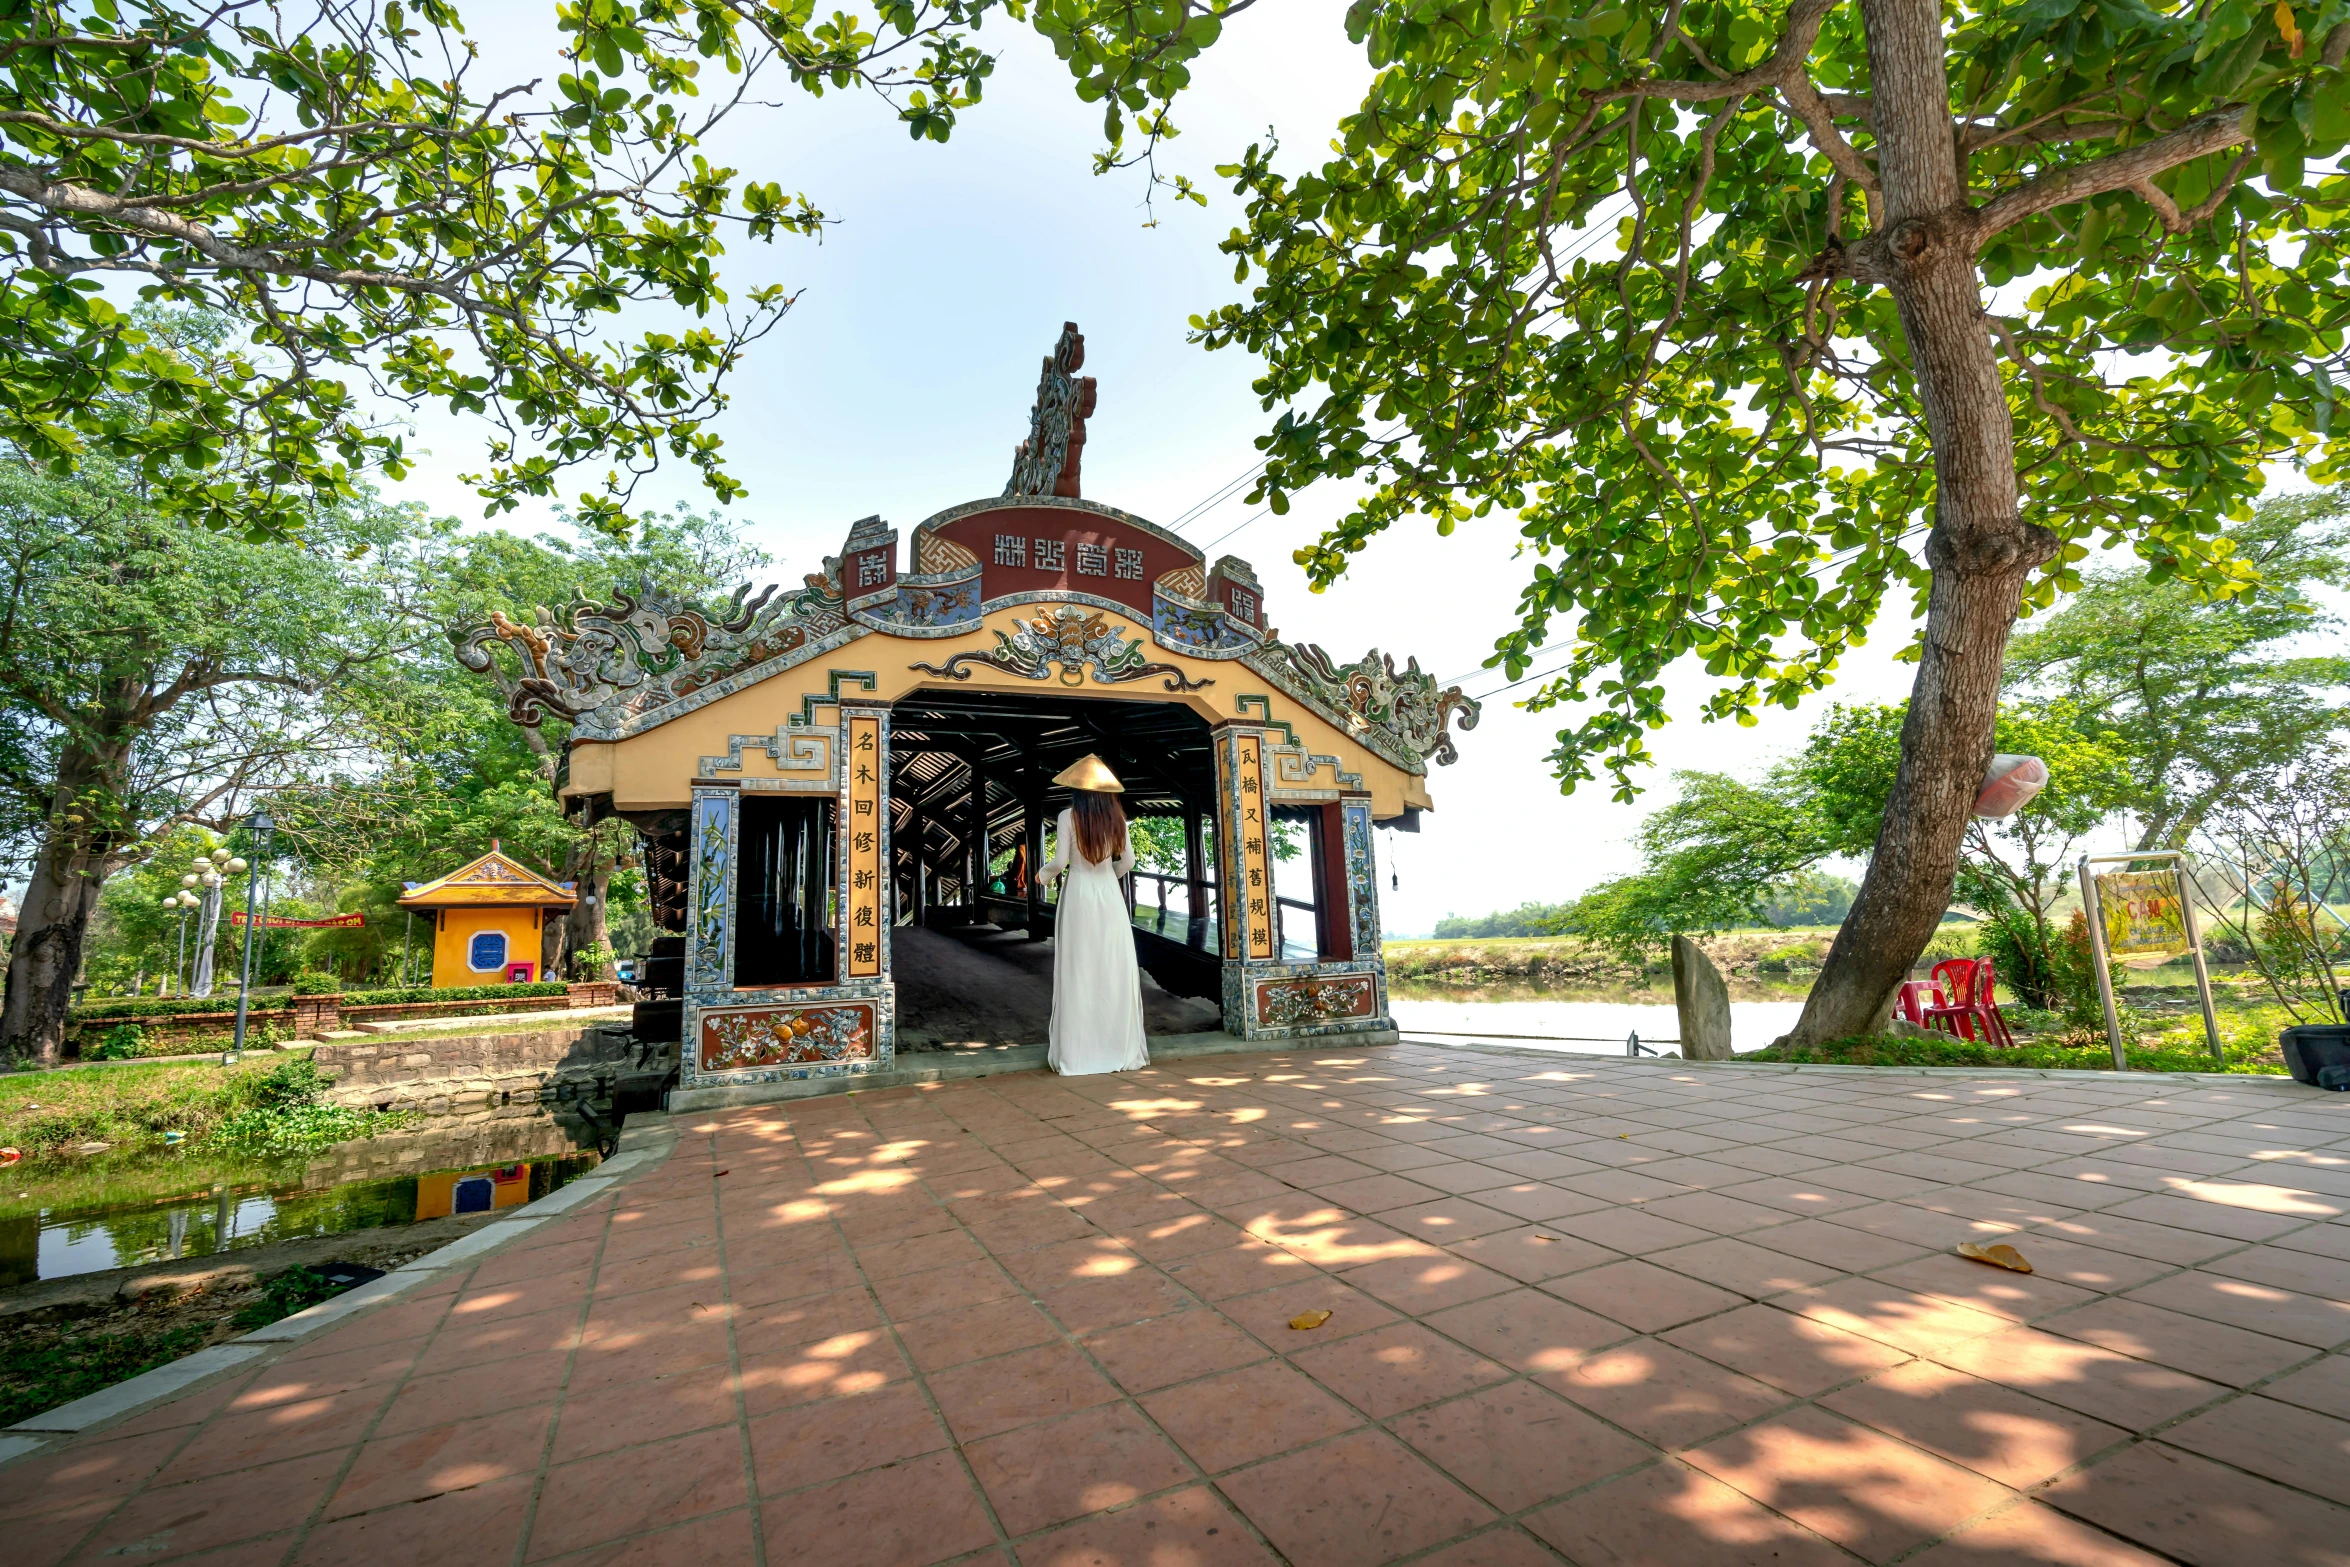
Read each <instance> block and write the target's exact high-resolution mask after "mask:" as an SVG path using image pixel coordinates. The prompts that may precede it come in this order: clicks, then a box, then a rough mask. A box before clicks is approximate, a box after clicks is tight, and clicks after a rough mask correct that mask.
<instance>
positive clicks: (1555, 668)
mask: <svg viewBox="0 0 2350 1567" xmlns="http://www.w3.org/2000/svg"><path fill="white" fill-rule="evenodd" d="M1924 531H1925V524H1924V523H1920V524H1918V525H1917V526H1916V527H1914V528H1905V529H1903V530H1902V531H1901V532H1900V533H1897V534H1895V535H1894V536H1893V540H1892V542H1893V543H1895V544H1899V543H1901V542H1902V541H1903V540H1904V539H1907V538H1908V537H1910V536H1911V535H1912V534H1916V533H1923V532H1924ZM1868 548H1869V546H1867V545H1866V544H1859V545H1855V546H1853V548H1851V549H1849V550H1847V551H1845V552H1844V553H1842V554H1840V555H1831V556H1829V557H1828V558H1827V559H1826V560H1824V561H1822V562H1820V563H1819V565H1817V566H1815V567H1813V568H1812V569H1811V570H1810V571H1807V572H1805V573H1804V575H1805V576H1807V577H1818V576H1819V575H1820V574H1821V573H1822V572H1825V571H1828V570H1831V569H1833V568H1834V567H1837V566H1841V565H1844V564H1846V563H1848V562H1850V561H1853V560H1857V559H1858V558H1859V557H1860V556H1861V555H1863V554H1865V553H1866V552H1867V550H1868ZM1573 662H1574V660H1573V659H1571V658H1570V659H1567V660H1566V661H1565V662H1564V663H1558V664H1553V665H1552V666H1551V667H1550V668H1548V669H1545V670H1543V671H1541V672H1540V673H1538V674H1532V675H1526V676H1523V677H1521V678H1519V679H1517V680H1513V681H1511V682H1510V683H1509V684H1508V685H1504V686H1495V687H1494V688H1493V689H1492V690H1490V691H1484V692H1480V693H1478V694H1477V695H1475V696H1472V697H1471V698H1470V699H1469V700H1470V701H1472V702H1490V701H1492V700H1493V699H1494V698H1495V697H1497V696H1500V695H1501V694H1502V693H1503V692H1505V691H1515V690H1516V689H1518V687H1520V686H1523V685H1531V684H1532V683H1533V682H1535V681H1537V680H1548V679H1549V678H1550V677H1551V676H1553V675H1555V674H1557V673H1559V672H1560V671H1561V670H1563V669H1565V668H1566V667H1567V665H1568V664H1572V663H1573ZM1478 668H1479V669H1482V668H1484V666H1483V665H1479V666H1478ZM1469 678H1470V676H1468V675H1462V676H1460V677H1459V680H1466V679H1469ZM1455 684H1458V680H1446V681H1441V682H1439V685H1440V686H1444V685H1455Z"/></svg>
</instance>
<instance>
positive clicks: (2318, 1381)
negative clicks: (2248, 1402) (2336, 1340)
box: [2260, 1355, 2350, 1420]
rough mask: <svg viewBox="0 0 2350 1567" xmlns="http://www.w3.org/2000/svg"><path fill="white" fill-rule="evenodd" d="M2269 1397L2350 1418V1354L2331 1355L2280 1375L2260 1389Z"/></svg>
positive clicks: (2327, 1413) (2341, 1417) (2338, 1417)
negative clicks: (2287, 1373)
mask: <svg viewBox="0 0 2350 1567" xmlns="http://www.w3.org/2000/svg"><path fill="white" fill-rule="evenodd" d="M2260 1391H2261V1392H2262V1393H2263V1394H2264V1395H2266V1396H2267V1397H2269V1398H2281V1399H2283V1400H2284V1401H2285V1402H2286V1403H2288V1404H2299V1405H2300V1406H2301V1407H2302V1408H2304V1409H2314V1410H2316V1411H2317V1412H2318V1413H2319V1414H2321V1415H2332V1416H2334V1417H2336V1418H2337V1419H2341V1420H2350V1355H2328V1356H2326V1358H2325V1359H2323V1360H2321V1361H2318V1362H2317V1363H2316V1364H2314V1365H2308V1366H2303V1367H2302V1368H2301V1369H2300V1370H2299V1371H2295V1372H2293V1373H2291V1374H2289V1375H2287V1376H2282V1377H2279V1378H2277V1380H2275V1381H2274V1382H2271V1383H2269V1384H2268V1385H2267V1386H2266V1387H2263V1388H2262V1389H2261V1390H2260Z"/></svg>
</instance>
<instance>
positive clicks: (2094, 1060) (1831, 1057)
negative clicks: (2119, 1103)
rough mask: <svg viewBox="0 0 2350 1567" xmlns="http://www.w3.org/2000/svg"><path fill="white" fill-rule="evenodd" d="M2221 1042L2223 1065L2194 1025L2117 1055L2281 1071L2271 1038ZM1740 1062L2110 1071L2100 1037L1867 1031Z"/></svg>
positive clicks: (2213, 1068) (2149, 1061)
mask: <svg viewBox="0 0 2350 1567" xmlns="http://www.w3.org/2000/svg"><path fill="white" fill-rule="evenodd" d="M2220 1043H2221V1046H2222V1047H2223V1049H2224V1050H2225V1051H2226V1054H2227V1060H2226V1062H2225V1063H2224V1064H2222V1063H2220V1062H2215V1061H2213V1060H2212V1059H2211V1051H2210V1049H2209V1048H2208V1047H2206V1046H2205V1045H2204V1043H2203V1040H2202V1029H2201V1025H2200V1024H2198V1025H2197V1028H2196V1031H2195V1036H2194V1043H2193V1044H2192V1045H2188V1044H2186V1043H2184V1042H2182V1041H2181V1040H2180V1038H2179V1036H2178V1035H2177V1034H2176V1033H2172V1034H2165V1035H2163V1036H2161V1037H2160V1039H2159V1040H2158V1041H2156V1042H2152V1043H2147V1044H2139V1045H2126V1046H2125V1047H2124V1049H2123V1051H2122V1058H2123V1059H2124V1060H2125V1061H2127V1062H2128V1063H2129V1066H2130V1069H2131V1070H2132V1071H2136V1072H2238V1073H2246V1074H2258V1075H2273V1074H2281V1073H2282V1072H2283V1071H2284V1070H2285V1069H2284V1068H2283V1067H2282V1066H2280V1065H2277V1064H2276V1063H2275V1062H2273V1061H2271V1060H2266V1059H2263V1057H2265V1056H2270V1055H2273V1054H2274V1050H2275V1037H2274V1035H2271V1036H2269V1038H2268V1039H2267V1040H2266V1041H2265V1042H2262V1041H2258V1040H2256V1039H2253V1038H2250V1037H2242V1036H2239V1037H2238V1038H2236V1039H2233V1040H2231V1039H2230V1037H2229V1035H2228V1033H2227V1031H2226V1030H2225V1029H2224V1027H2223V1030H2222V1032H2221V1035H2220ZM1738 1059H1739V1060H1741V1061H1791V1062H1801V1063H1806V1064H1812V1065H1825V1066H1960V1067H2009V1068H2022V1069H2027V1070H2035V1071H2045V1070H2049V1069H2052V1068H2054V1069H2069V1070H2074V1071H2090V1072H2096V1071H2111V1070H2112V1069H2113V1055H2112V1053H2111V1051H2110V1050H2109V1049H2108V1048H2107V1047H2106V1046H2105V1044H2104V1043H2103V1042H2102V1041H2100V1042H2097V1043H2093V1044H2082V1043H2074V1042H2071V1041H2069V1040H2068V1041H2065V1042H2062V1043H2054V1042H2048V1043H2031V1044H2018V1045H2016V1046H2015V1047H2014V1048H2013V1049H2007V1050H2002V1049H2000V1048H1998V1047H1997V1046H1995V1045H1988V1044H1984V1043H1982V1042H1980V1041H1978V1040H1966V1039H1948V1038H1943V1039H1911V1038H1901V1039H1897V1038H1894V1037H1893V1036H1891V1035H1889V1034H1873V1035H1866V1036H1863V1037H1861V1038H1857V1039H1832V1040H1829V1041H1828V1042H1827V1043H1825V1044H1819V1045H1804V1046H1796V1047H1789V1048H1785V1049H1782V1048H1780V1047H1778V1046H1775V1045H1774V1046H1772V1047H1771V1048H1769V1049H1767V1050H1757V1051H1755V1052H1753V1053H1752V1054H1750V1055H1742V1056H1740V1057H1739V1058H1738Z"/></svg>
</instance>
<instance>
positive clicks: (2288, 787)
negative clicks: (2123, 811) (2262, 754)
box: [2196, 752, 2350, 1091]
mask: <svg viewBox="0 0 2350 1567" xmlns="http://www.w3.org/2000/svg"><path fill="white" fill-rule="evenodd" d="M2346 761H2350V756H2345V755H2343V754H2341V753H2338V752H2337V753H2335V754H2332V755H2328V756H2325V757H2321V758H2317V759H2314V760H2311V761H2308V762H2304V763H2301V764H2300V765H2298V766H2295V767H2293V768H2290V769H2288V770H2286V771H2285V772H2282V773H2279V774H2277V775H2276V776H2274V777H2272V778H2267V779H2263V780H2261V781H2259V782H2258V783H2255V784H2253V785H2250V786H2248V787H2245V788H2242V789H2239V790H2237V791H2236V792H2235V793H2234V794H2233V795H2231V796H2230V797H2229V798H2228V799H2227V800H2226V801H2225V802H2224V803H2222V804H2221V805H2220V807H2219V808H2218V809H2216V810H2215V811H2213V812H2212V814H2211V815H2210V816H2209V817H2207V818H2206V820H2205V823H2204V832H2205V836H2207V837H2208V838H2210V839H2211V840H2212V841H2213V842H2214V843H2215V844H2216V845H2217V846H2218V848H2219V850H2220V853H2219V855H2218V857H2217V859H2218V863H2217V864H2216V865H2214V864H2212V863H2211V862H2210V860H2208V859H2207V860H2206V863H2205V865H2204V866H2203V868H2202V869H2201V870H2200V871H2199V873H2198V875H2197V877H2196V883H2197V901H2198V902H2199V903H2201V904H2203V906H2204V907H2205V908H2206V909H2208V910H2209V911H2210V913H2211V914H2212V916H2213V919H2214V921H2215V922H2216V926H2217V928H2216V930H2215V931H2214V932H2213V934H2214V935H2216V936H2218V937H2220V938H2221V939H2223V940H2225V941H2226V942H2228V943H2229V944H2231V945H2233V946H2235V947H2236V948H2238V949H2240V950H2242V951H2243V952H2245V953H2246V954H2247V955H2248V957H2249V958H2250V961H2251V964H2252V967H2253V968H2254V970H2255V971H2257V972H2258V973H2259V975H2260V977H2261V979H2262V981H2263V982H2264V983H2265V984H2266V985H2267V986H2268V990H2269V993H2270V994H2271V995H2273V996H2275V997H2276V998H2277V1001H2278V1003H2279V1004H2280V1005H2282V1006H2283V1007H2284V1009H2285V1014H2286V1016H2288V1017H2290V1018H2291V1019H2292V1020H2293V1022H2292V1026H2290V1027H2288V1028H2286V1029H2285V1030H2284V1032H2283V1033H2282V1034H2281V1035H2280V1036H2279V1037H2278V1041H2277V1042H2278V1045H2279V1047H2280V1048H2281V1049H2282V1050H2283V1052H2284V1057H2285V1068H2286V1070H2287V1071H2289V1072H2291V1073H2292V1074H2293V1076H2294V1077H2295V1078H2296V1079H2298V1080H2299V1081H2301V1082H2304V1083H2314V1084H2316V1085H2317V1086H2318V1087H2321V1088H2333V1089H2341V1090H2345V1091H2350V918H2346V917H2345V915H2344V913H2343V911H2342V908H2341V905H2342V904H2343V903H2344V901H2345V900H2350V767H2345V765H2344V764H2345V762H2346ZM2215 884H2216V885H2215ZM2215 894H2218V895H2216V896H2215Z"/></svg>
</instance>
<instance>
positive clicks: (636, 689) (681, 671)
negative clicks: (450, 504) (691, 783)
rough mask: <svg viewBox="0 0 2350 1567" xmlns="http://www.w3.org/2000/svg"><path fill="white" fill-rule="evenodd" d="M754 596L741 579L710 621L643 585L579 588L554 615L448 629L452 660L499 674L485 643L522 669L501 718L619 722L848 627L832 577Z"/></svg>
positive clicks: (495, 613) (493, 615)
mask: <svg viewBox="0 0 2350 1567" xmlns="http://www.w3.org/2000/svg"><path fill="white" fill-rule="evenodd" d="M777 593H778V590H777V589H776V588H774V587H767V588H763V589H761V590H760V591H759V592H758V594H757V595H755V596H754V595H753V594H752V592H751V589H750V585H749V584H748V583H745V584H744V585H743V586H741V587H739V588H737V589H735V591H734V596H733V598H731V599H730V600H729V601H728V602H727V605H726V608H725V609H724V610H723V611H721V612H718V613H717V614H716V615H713V614H711V613H710V612H708V611H706V610H705V609H704V608H702V607H701V606H699V605H696V604H694V603H692V602H690V601H688V600H685V599H682V598H679V597H677V596H675V595H672V594H669V593H665V592H662V591H660V590H659V589H656V588H654V587H653V586H652V585H651V584H650V583H642V584H640V585H639V586H638V588H637V590H636V591H635V592H634V593H629V592H624V591H620V590H617V589H616V590H614V592H613V594H612V601H611V602H610V603H608V604H606V603H599V602H597V601H596V600H593V599H590V598H589V597H587V596H586V595H585V594H584V593H581V592H580V591H579V590H578V589H576V588H575V589H573V590H572V595H571V602H570V603H568V604H566V605H564V606H563V607H562V608H561V609H560V610H557V611H549V610H548V609H547V608H546V606H545V605H540V606H538V608H537V611H536V614H535V616H534V617H533V623H532V624H528V625H525V624H523V623H521V622H518V621H516V620H514V619H512V618H511V617H510V616H508V615H506V614H505V613H504V612H503V611H501V610H492V611H490V618H489V620H488V621H487V623H485V624H482V625H477V626H471V627H461V628H459V629H457V630H455V631H452V632H451V633H450V638H451V640H452V641H453V642H454V643H455V644H456V648H457V661H458V662H459V663H461V664H463V665H464V666H465V667H466V668H467V669H470V670H472V671H473V672H474V673H475V674H492V673H496V672H497V671H498V666H497V661H496V659H495V657H494V656H493V654H492V653H491V650H490V649H491V644H493V643H504V644H505V645H506V646H507V647H509V648H511V649H512V650H513V652H514V656H515V658H516V660H517V661H518V663H519V664H520V666H521V673H520V675H519V677H517V678H513V679H509V680H507V682H506V684H507V686H508V695H507V701H506V712H507V716H508V717H510V718H512V719H513V720H514V722H516V723H518V724H522V725H525V726H529V727H536V726H537V725H538V724H540V723H541V722H543V721H544V720H545V719H546V717H547V716H548V715H549V714H553V715H554V716H555V717H557V718H561V719H565V720H568V721H573V722H577V721H579V720H581V719H583V718H589V719H600V720H601V722H599V723H596V724H595V725H594V726H595V727H599V728H609V727H612V726H613V725H615V724H616V723H618V722H619V721H620V720H622V719H625V718H627V717H630V716H633V715H635V714H638V713H642V712H646V711H648V710H650V709H652V708H655V707H659V706H661V705H663V704H664V703H667V702H672V701H675V700H677V699H678V698H680V697H685V696H690V695H691V694H692V693H694V692H696V691H699V690H701V689H703V688H704V687H706V686H709V685H711V684H713V683H715V682H717V681H720V680H724V679H725V678H726V677H728V676H729V675H733V674H736V673H739V672H740V671H742V670H745V669H748V668H750V667H751V666H753V665H755V664H761V663H764V662H766V661H767V660H768V659H771V658H776V657H779V656H781V655H783V654H785V653H789V652H792V651H794V650H795V649H797V648H800V647H802V646H805V645H806V644H807V643H808V642H809V641H810V640H811V639H813V638H816V637H821V636H823V635H825V634H826V633H828V632H831V631H835V630H838V629H839V628H840V627H842V626H844V625H846V624H847V623H848V617H847V615H846V614H845V613H843V611H842V609H841V596H840V587H839V582H838V579H837V577H834V576H829V575H828V576H821V577H820V576H810V577H809V578H808V579H807V586H806V587H805V588H803V589H802V590H801V591H800V592H797V593H793V594H789V595H787V596H784V597H780V598H779V597H777Z"/></svg>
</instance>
